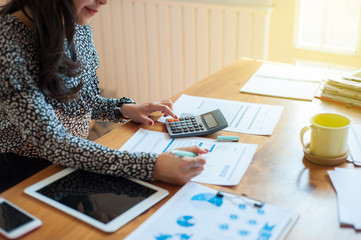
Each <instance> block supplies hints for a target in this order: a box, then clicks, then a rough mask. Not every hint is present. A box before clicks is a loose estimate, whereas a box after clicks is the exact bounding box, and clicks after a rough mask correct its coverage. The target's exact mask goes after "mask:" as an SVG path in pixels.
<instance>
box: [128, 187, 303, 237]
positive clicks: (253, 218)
mask: <svg viewBox="0 0 361 240" xmlns="http://www.w3.org/2000/svg"><path fill="white" fill-rule="evenodd" d="M297 218H298V214H297V213H295V212H294V211H292V210H288V209H284V208H281V207H278V206H274V205H271V204H268V203H264V202H262V201H258V200H254V199H251V198H248V197H245V196H239V195H234V194H230V193H225V192H220V191H217V190H214V189H212V188H209V187H205V186H203V185H200V184H197V183H192V182H190V183H188V184H186V185H185V186H184V187H182V188H181V189H180V190H179V191H178V192H177V193H176V194H175V195H174V196H173V197H172V198H171V199H170V200H168V202H166V203H165V204H164V205H163V206H162V207H161V208H160V209H159V210H158V211H157V212H156V213H155V214H153V215H152V216H151V217H149V218H148V219H147V220H146V221H145V222H144V223H143V224H142V225H140V226H139V227H138V228H137V229H136V230H135V231H133V232H132V233H131V234H130V235H129V236H128V237H127V238H126V240H133V239H134V240H136V239H149V240H150V239H154V240H160V239H184V240H185V239H197V240H219V239H267V240H276V239H284V237H285V236H286V234H287V233H288V232H289V231H290V229H291V228H292V226H293V225H294V223H295V222H296V220H297Z"/></svg>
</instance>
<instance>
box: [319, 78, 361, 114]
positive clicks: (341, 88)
mask: <svg viewBox="0 0 361 240" xmlns="http://www.w3.org/2000/svg"><path fill="white" fill-rule="evenodd" d="M320 98H321V99H324V100H330V101H336V102H341V103H345V104H348V105H353V106H357V107H361V79H360V81H358V80H354V79H346V78H344V77H342V76H341V75H338V76H332V77H329V78H328V80H327V81H326V82H325V83H324V85H323V87H322V90H321V95H320Z"/></svg>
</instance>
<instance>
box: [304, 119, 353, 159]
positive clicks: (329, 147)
mask: <svg viewBox="0 0 361 240" xmlns="http://www.w3.org/2000/svg"><path fill="white" fill-rule="evenodd" d="M350 125H351V121H350V119H348V118H347V117H345V116H342V115H339V114H334V113H320V114H317V115H315V116H313V117H312V118H311V125H310V126H305V127H303V128H302V130H301V132H300V137H301V143H302V145H303V147H304V149H306V150H307V151H309V152H310V153H311V154H312V155H315V156H318V157H322V158H335V157H340V156H343V155H345V154H346V153H347V149H348V147H347V136H348V129H349V127H350ZM308 130H311V141H310V145H309V149H307V148H308V146H306V145H305V143H304V141H303V139H304V134H305V132H307V131H308Z"/></svg>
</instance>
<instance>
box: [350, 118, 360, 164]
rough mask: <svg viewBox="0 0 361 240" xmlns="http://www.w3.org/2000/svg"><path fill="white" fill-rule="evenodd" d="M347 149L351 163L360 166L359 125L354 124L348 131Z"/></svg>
mask: <svg viewBox="0 0 361 240" xmlns="http://www.w3.org/2000/svg"><path fill="white" fill-rule="evenodd" d="M348 147H349V149H350V156H349V159H351V161H352V162H354V163H356V164H361V124H354V125H352V126H351V127H350V129H349V138H348Z"/></svg>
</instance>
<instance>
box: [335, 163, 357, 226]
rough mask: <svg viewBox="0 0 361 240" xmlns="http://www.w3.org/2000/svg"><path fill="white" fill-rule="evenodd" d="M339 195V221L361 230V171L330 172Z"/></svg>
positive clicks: (345, 169) (336, 169)
mask: <svg viewBox="0 0 361 240" xmlns="http://www.w3.org/2000/svg"><path fill="white" fill-rule="evenodd" d="M328 174H329V176H330V178H331V181H332V184H333V186H334V188H335V190H336V193H337V201H338V213H339V221H340V223H341V224H345V225H350V226H353V227H354V228H355V229H356V230H361V218H360V216H361V205H360V202H361V169H348V168H335V170H334V171H328Z"/></svg>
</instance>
